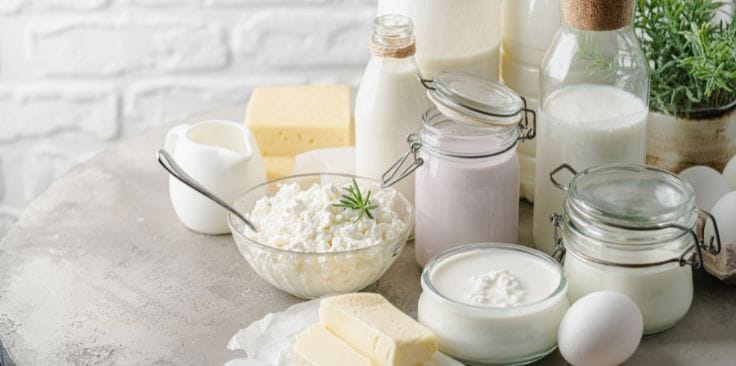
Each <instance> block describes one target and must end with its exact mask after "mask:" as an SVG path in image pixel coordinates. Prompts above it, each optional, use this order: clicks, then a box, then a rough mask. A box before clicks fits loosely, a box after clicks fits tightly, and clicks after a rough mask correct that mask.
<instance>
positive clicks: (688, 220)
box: [550, 164, 720, 334]
mask: <svg viewBox="0 0 736 366" xmlns="http://www.w3.org/2000/svg"><path fill="white" fill-rule="evenodd" d="M562 170H568V171H570V172H571V173H572V174H575V176H574V178H573V179H572V180H571V182H570V184H569V185H568V186H564V185H561V184H560V183H558V181H557V180H556V178H555V175H556V174H557V173H559V172H560V171H562ZM550 179H551V180H552V183H553V184H554V185H555V186H557V187H558V188H560V189H563V190H565V191H567V193H568V197H567V198H566V199H565V201H564V214H563V215H558V214H555V215H553V216H552V223H553V226H554V227H555V231H554V238H553V239H554V242H555V243H556V251H555V255H556V256H557V257H558V259H560V260H561V259H562V258H563V257H564V262H565V264H564V267H565V272H566V274H567V279H568V283H569V291H568V297H569V298H570V301H571V302H574V301H576V300H577V299H579V298H581V297H583V296H585V295H586V294H589V293H591V292H595V291H600V290H613V291H618V292H621V293H624V294H626V295H627V296H629V297H630V298H631V299H632V300H634V302H636V304H637V305H638V306H639V309H640V310H641V312H642V315H643V316H644V334H652V333H657V332H661V331H663V330H666V329H668V328H670V327H672V326H674V325H675V324H676V323H677V322H678V321H680V319H682V318H683V317H684V316H685V314H686V313H687V311H688V309H689V308H690V304H691V302H692V299H693V280H692V270H691V267H696V268H697V267H699V266H700V265H701V264H702V251H703V250H706V251H708V252H710V253H712V254H718V252H720V238H719V236H718V229H717V227H716V224H715V220H713V225H714V227H716V229H715V238H711V239H710V240H709V241H708V242H707V243H706V242H705V241H704V240H702V239H700V238H702V236H703V235H702V234H703V233H702V229H701V231H700V233H699V234H700V235H698V233H697V232H696V230H697V228H698V221H699V220H708V219H711V220H712V219H713V217H712V216H711V215H710V214H709V213H707V212H705V211H701V210H698V209H696V208H695V194H694V191H693V189H692V187H691V186H690V185H689V184H688V183H686V182H685V181H683V180H682V179H680V178H679V177H677V176H676V175H674V174H672V173H669V172H667V171H664V170H661V169H657V168H652V167H647V166H642V165H634V164H608V165H600V166H596V167H593V168H590V169H587V170H585V171H583V172H580V173H577V172H576V171H575V170H574V169H573V168H572V167H570V166H569V165H567V164H563V165H561V166H560V167H558V168H557V169H555V170H553V171H552V173H550ZM701 227H702V225H701ZM560 229H561V230H562V237H559V233H558V230H560Z"/></svg>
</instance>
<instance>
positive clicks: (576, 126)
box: [534, 84, 647, 253]
mask: <svg viewBox="0 0 736 366" xmlns="http://www.w3.org/2000/svg"><path fill="white" fill-rule="evenodd" d="M538 117H539V122H538V124H537V127H538V133H537V166H536V174H535V181H536V184H535V198H534V199H535V202H534V243H535V245H536V247H537V249H540V250H542V251H544V252H546V253H551V252H552V251H553V250H554V244H553V231H552V224H551V223H550V221H549V216H550V214H552V213H562V201H563V199H564V198H565V193H564V192H563V191H561V190H560V189H558V188H556V187H555V186H554V185H553V184H552V182H551V181H550V178H549V173H550V172H551V171H552V170H554V169H555V168H557V167H558V166H560V165H561V164H563V163H567V164H570V165H571V166H572V167H573V168H575V169H576V170H578V171H582V170H584V169H587V168H590V167H592V166H595V165H599V164H604V163H633V164H643V163H644V160H645V158H646V117H647V106H646V105H645V103H644V102H643V101H642V100H641V99H639V98H638V97H636V96H635V95H633V94H631V93H628V92H626V91H624V90H622V89H618V88H615V87H612V86H606V85H596V84H577V85H571V86H566V87H564V88H562V89H560V90H557V91H555V92H553V93H551V94H550V95H549V96H547V97H546V100H545V101H544V103H543V107H542V110H541V113H539V114H538ZM565 178H567V179H569V177H564V176H561V177H560V178H559V180H562V181H564V182H567V180H565Z"/></svg>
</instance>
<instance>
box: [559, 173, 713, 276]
mask: <svg viewBox="0 0 736 366" xmlns="http://www.w3.org/2000/svg"><path fill="white" fill-rule="evenodd" d="M563 170H567V171H568V172H570V173H571V174H572V175H573V176H577V175H578V171H577V170H575V169H574V168H573V167H571V166H570V165H568V164H562V165H560V166H559V167H557V168H556V169H554V170H553V171H552V172H550V174H549V177H550V180H551V181H552V184H554V185H555V187H557V188H558V189H561V190H563V191H568V190H569V188H570V187H569V185H564V184H562V183H560V182H559V181H558V180H557V179H556V178H555V175H557V174H558V173H560V172H561V171H563ZM695 212H696V214H697V216H698V220H701V222H702V225H699V229H698V232H696V229H693V228H689V227H686V226H683V225H679V224H673V223H666V224H659V225H651V226H643V227H642V226H631V225H623V224H618V223H613V222H602V221H600V220H598V219H596V218H595V217H592V216H591V217H586V219H587V220H591V221H592V222H594V223H598V224H602V225H606V226H609V227H613V228H616V229H622V230H630V231H643V232H644V231H655V230H663V229H677V230H681V231H683V232H685V233H688V234H689V235H690V236H692V238H693V244H692V245H690V246H689V247H688V248H686V249H685V250H684V251H683V252H682V254H680V256H679V258H671V259H668V260H662V261H657V262H649V263H617V262H610V261H606V260H602V259H599V258H594V257H592V256H589V255H587V254H585V253H580V252H575V255H577V256H579V257H582V258H583V259H585V260H587V261H590V262H593V263H597V264H601V265H609V266H616V267H624V268H643V267H655V266H660V265H663V264H667V263H673V262H674V263H679V265H680V266H687V265H690V266H693V267H694V268H700V267H701V266H702V265H703V253H702V251H703V250H705V251H707V252H708V253H710V254H712V255H718V254H719V253H720V252H721V238H720V234H719V231H718V224H717V222H716V220H715V218H714V217H713V215H712V214H711V213H710V212H708V211H705V210H701V209H698V208H695ZM708 220H710V221H711V224H712V225H713V226H712V227H713V236H712V237H711V238H710V239H709V240H708V241H707V243H706V240H705V226H706V224H707V222H708ZM550 221H551V222H552V225H553V227H554V244H555V250H554V252H553V254H552V256H553V257H554V258H555V259H557V260H558V261H560V262H562V260H563V259H564V257H565V253H566V251H567V250H568V249H567V247H566V246H565V243H564V241H563V239H562V237H561V236H560V234H559V230H560V229H562V228H563V225H564V217H563V216H562V215H560V214H557V213H555V214H552V215H551V216H550Z"/></svg>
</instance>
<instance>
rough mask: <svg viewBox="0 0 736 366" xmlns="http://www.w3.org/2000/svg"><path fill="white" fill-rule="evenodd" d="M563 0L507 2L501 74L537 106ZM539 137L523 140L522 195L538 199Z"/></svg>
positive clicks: (532, 107)
mask: <svg viewBox="0 0 736 366" xmlns="http://www.w3.org/2000/svg"><path fill="white" fill-rule="evenodd" d="M560 23H561V21H560V0H511V1H504V2H503V49H502V51H501V78H502V79H503V83H504V84H506V85H507V86H508V87H509V88H511V89H514V91H516V92H517V93H519V95H521V96H522V97H524V98H525V99H526V101H527V106H528V107H529V108H530V109H532V110H535V111H536V110H537V108H538V106H539V102H538V99H537V95H538V94H539V69H540V68H541V66H542V59H544V54H545V52H547V49H548V48H549V45H550V44H551V43H552V39H553V38H554V36H555V34H556V33H557V30H558V29H560ZM536 145H537V143H536V140H534V139H531V140H526V141H523V142H521V143H519V147H518V151H519V164H520V165H521V189H520V190H519V193H520V195H521V197H522V198H526V199H527V200H528V201H529V202H534V174H535V173H534V165H535V158H536V150H537V149H536Z"/></svg>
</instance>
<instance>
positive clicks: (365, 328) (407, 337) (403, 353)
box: [319, 293, 437, 366]
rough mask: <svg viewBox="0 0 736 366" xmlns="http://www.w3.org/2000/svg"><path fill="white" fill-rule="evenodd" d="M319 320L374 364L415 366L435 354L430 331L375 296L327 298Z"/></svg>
mask: <svg viewBox="0 0 736 366" xmlns="http://www.w3.org/2000/svg"><path fill="white" fill-rule="evenodd" d="M319 317H320V321H321V322H322V324H323V325H324V326H325V327H326V328H327V329H328V330H330V331H331V332H332V333H334V334H335V335H337V336H338V337H340V339H342V340H343V341H345V342H346V343H347V344H349V345H350V346H351V347H353V348H354V349H356V350H358V351H360V352H361V353H362V354H364V355H366V356H368V357H369V358H370V359H371V360H372V361H373V362H374V363H375V364H377V365H382V366H415V365H417V364H421V363H422V362H424V361H427V360H429V359H431V358H432V356H433V355H434V353H435V352H436V351H437V338H436V337H435V335H434V334H433V333H432V332H431V331H430V330H429V329H427V328H425V327H424V326H423V325H421V324H419V323H417V322H416V321H415V320H414V319H412V318H410V317H409V316H408V315H406V314H404V313H403V312H401V310H399V309H397V308H396V307H395V306H393V305H391V303H390V302H388V301H387V300H386V299H385V298H384V297H383V296H381V295H378V294H372V293H356V294H348V295H340V296H334V297H329V298H326V299H324V300H322V302H321V303H320V307H319ZM345 365H347V364H345Z"/></svg>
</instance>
